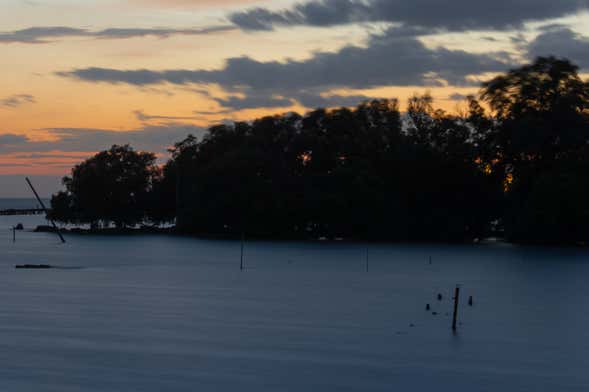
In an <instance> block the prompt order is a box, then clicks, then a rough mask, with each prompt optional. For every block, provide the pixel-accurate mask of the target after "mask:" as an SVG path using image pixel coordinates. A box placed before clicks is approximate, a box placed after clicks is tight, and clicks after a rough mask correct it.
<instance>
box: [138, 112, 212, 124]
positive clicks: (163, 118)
mask: <svg viewBox="0 0 589 392" xmlns="http://www.w3.org/2000/svg"><path fill="white" fill-rule="evenodd" d="M133 114H134V115H135V117H136V118H137V120H139V121H142V122H149V121H154V120H155V121H168V122H169V121H185V120H200V119H201V117H196V116H158V115H150V114H146V113H145V112H144V111H143V110H135V111H134V112H133Z"/></svg>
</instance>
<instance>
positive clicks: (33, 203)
mask: <svg viewBox="0 0 589 392" xmlns="http://www.w3.org/2000/svg"><path fill="white" fill-rule="evenodd" d="M43 203H45V206H46V207H49V205H50V203H49V200H48V199H43ZM29 208H40V206H39V202H38V201H37V200H36V199H6V198H0V210H9V209H17V210H19V209H29Z"/></svg>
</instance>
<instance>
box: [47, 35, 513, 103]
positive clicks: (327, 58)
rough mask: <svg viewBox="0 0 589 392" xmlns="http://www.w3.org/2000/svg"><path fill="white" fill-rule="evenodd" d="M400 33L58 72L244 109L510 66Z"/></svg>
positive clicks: (461, 78)
mask: <svg viewBox="0 0 589 392" xmlns="http://www.w3.org/2000/svg"><path fill="white" fill-rule="evenodd" d="M395 32H396V29H392V30H391V31H389V32H386V33H384V34H382V35H378V36H373V37H372V38H371V39H370V40H369V42H367V45H366V46H365V47H358V46H347V47H345V48H343V49H341V50H339V51H338V52H335V53H317V54H315V55H314V56H313V57H312V58H310V59H308V60H304V61H294V60H289V61H286V62H278V61H270V62H260V61H256V60H253V59H251V58H249V57H239V58H231V59H229V60H227V62H226V64H225V66H224V67H223V68H221V69H219V70H212V71H211V70H182V69H179V70H167V71H165V70H164V71H152V70H147V69H142V70H117V69H109V68H85V69H77V70H73V71H67V72H60V73H58V74H59V75H60V76H63V77H68V78H75V79H78V80H83V81H88V82H106V83H125V84H131V85H136V86H148V85H155V84H160V83H171V84H177V85H188V84H193V83H194V84H218V85H220V86H222V87H223V88H224V89H226V90H228V91H239V92H242V93H244V94H246V95H247V97H248V98H247V99H240V98H231V99H225V100H218V102H219V103H221V104H222V105H224V106H226V107H233V108H236V109H239V108H242V109H243V108H249V107H261V106H267V107H277V106H284V105H287V104H288V103H289V101H292V100H298V101H306V102H309V103H311V102H310V101H312V99H311V98H314V99H315V100H318V99H319V96H320V93H324V92H326V91H329V90H330V89H333V88H353V89H354V88H355V89H358V88H362V89H363V88H371V87H379V86H437V85H442V84H446V83H447V84H451V85H459V86H461V85H469V84H471V81H470V80H469V79H468V76H469V75H476V74H480V73H482V72H492V71H502V70H504V69H506V68H507V67H508V66H509V65H510V64H507V62H506V60H505V59H500V58H499V57H501V55H499V54H472V53H468V52H466V51H462V50H450V49H446V48H434V49H431V48H428V47H426V46H425V45H424V44H423V43H422V42H421V41H419V40H418V39H415V38H412V37H405V36H403V37H401V38H399V37H397V36H396V34H395ZM314 103H317V102H314ZM306 106H307V105H306ZM311 106H315V105H311Z"/></svg>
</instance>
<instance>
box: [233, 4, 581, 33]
mask: <svg viewBox="0 0 589 392" xmlns="http://www.w3.org/2000/svg"><path fill="white" fill-rule="evenodd" d="M588 8H589V0H560V1H554V0H495V1H472V0H452V1H440V0H413V1H411V3H408V2H407V1H406V0H315V1H308V2H305V3H299V4H296V5H295V6H293V7H291V8H289V9H284V10H281V11H271V10H269V9H266V8H261V7H257V8H253V9H250V10H246V11H242V12H236V13H233V14H231V15H230V16H229V19H230V20H231V21H232V22H233V23H234V24H235V25H237V26H239V27H240V28H241V29H243V30H272V29H274V28H275V27H279V26H300V25H305V26H317V27H326V26H334V25H342V24H351V23H364V22H389V23H401V24H406V25H410V26H421V27H427V28H430V29H445V30H451V31H466V30H504V29H512V28H518V27H521V26H522V24H523V23H525V22H528V21H539V20H547V19H554V18H559V17H562V16H566V15H570V14H574V13H577V12H579V11H582V10H586V9H588Z"/></svg>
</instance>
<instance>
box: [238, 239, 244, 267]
mask: <svg viewBox="0 0 589 392" xmlns="http://www.w3.org/2000/svg"><path fill="white" fill-rule="evenodd" d="M244 242H245V234H244V233H243V232H242V233H241V262H240V264H239V270H240V271H243V244H244Z"/></svg>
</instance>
